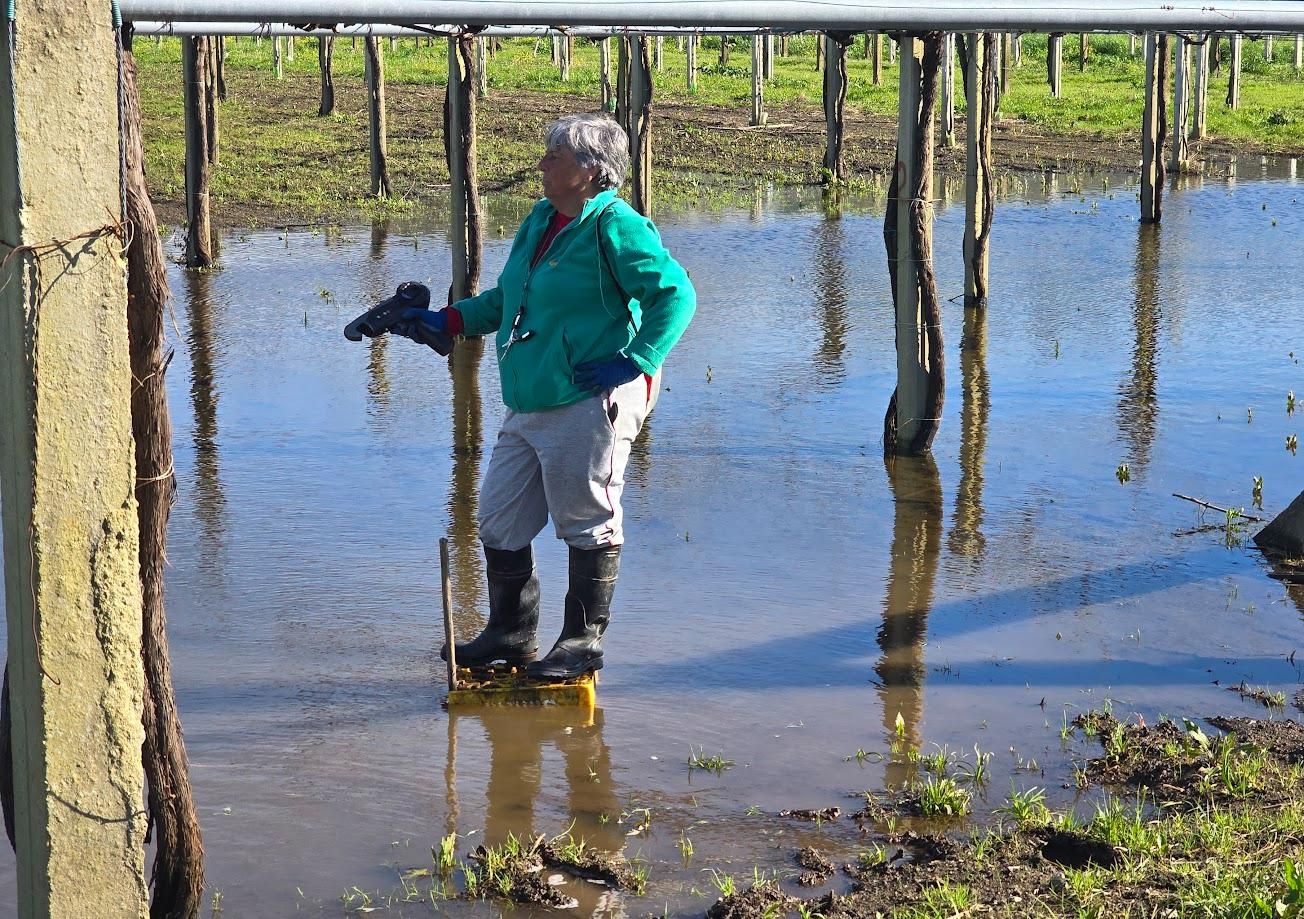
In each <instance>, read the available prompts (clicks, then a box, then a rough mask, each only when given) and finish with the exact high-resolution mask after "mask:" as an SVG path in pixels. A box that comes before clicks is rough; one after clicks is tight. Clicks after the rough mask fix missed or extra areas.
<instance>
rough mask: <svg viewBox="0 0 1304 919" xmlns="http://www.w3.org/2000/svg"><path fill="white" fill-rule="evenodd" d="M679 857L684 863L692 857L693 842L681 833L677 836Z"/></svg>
mask: <svg viewBox="0 0 1304 919" xmlns="http://www.w3.org/2000/svg"><path fill="white" fill-rule="evenodd" d="M678 845H679V855H680V857H682V858H683V860H684V861H688V860H689V859H691V858H692V857H693V841H692V840H691V839H689V838H688V837H687V836H685V835H684V834H683V833H682V832H680V834H679V843H678Z"/></svg>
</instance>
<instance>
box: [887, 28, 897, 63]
mask: <svg viewBox="0 0 1304 919" xmlns="http://www.w3.org/2000/svg"><path fill="white" fill-rule="evenodd" d="M896 59H897V42H896V39H894V38H893V37H892V36H891V35H889V36H888V37H887V62H888V63H889V64H895V63H896Z"/></svg>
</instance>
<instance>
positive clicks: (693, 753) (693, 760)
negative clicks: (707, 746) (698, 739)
mask: <svg viewBox="0 0 1304 919" xmlns="http://www.w3.org/2000/svg"><path fill="white" fill-rule="evenodd" d="M688 750H689V752H688V769H689V771H690V772H691V771H692V770H694V769H703V770H705V771H707V772H714V773H715V774H716V775H719V774H720V773H722V772H724V771H725V770H726V769H728V768H729V767H731V766H733V765H734V761H733V760H731V759H725V758H724V757H723V756H721V755H719V754H718V753H717V754H716V755H715V756H707V755H706V754H705V752H704V750H703V749H702V748H700V747H699V748H698V749H697V750H694V749H693V748H692V747H689V748H688Z"/></svg>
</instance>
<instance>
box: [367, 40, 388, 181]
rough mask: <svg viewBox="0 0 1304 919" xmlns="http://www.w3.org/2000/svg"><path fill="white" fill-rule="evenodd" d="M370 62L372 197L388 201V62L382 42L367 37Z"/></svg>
mask: <svg viewBox="0 0 1304 919" xmlns="http://www.w3.org/2000/svg"><path fill="white" fill-rule="evenodd" d="M363 51H364V53H365V54H366V56H367V60H366V62H365V64H364V70H365V72H366V77H367V124H368V128H369V130H368V144H367V146H368V149H369V150H370V151H371V194H372V197H375V198H388V197H389V196H390V194H391V191H390V187H389V151H388V144H387V141H386V130H385V58H384V52H383V51H382V50H381V47H380V39H378V38H376V36H374V35H368V36H367V37H366V38H365V40H364V49H363Z"/></svg>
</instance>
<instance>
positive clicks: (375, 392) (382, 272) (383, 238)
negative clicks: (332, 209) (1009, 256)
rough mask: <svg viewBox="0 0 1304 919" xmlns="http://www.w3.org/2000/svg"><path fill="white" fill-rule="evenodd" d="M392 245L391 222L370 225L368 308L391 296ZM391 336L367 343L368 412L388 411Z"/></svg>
mask: <svg viewBox="0 0 1304 919" xmlns="http://www.w3.org/2000/svg"><path fill="white" fill-rule="evenodd" d="M388 243H389V221H387V220H377V221H375V222H374V223H372V225H371V241H370V243H369V245H368V246H367V261H365V262H363V264H362V270H361V273H362V293H363V296H364V297H365V299H366V303H367V306H368V307H370V306H371V304H373V303H379V302H381V301H382V300H384V299H385V298H387V297H388V296H389V295H390V290H389V284H388V281H387V274H388V272H387V269H386V268H385V250H386V249H387V248H388ZM388 349H389V336H388V335H378V336H376V337H375V338H372V339H368V341H367V396H368V398H367V412H368V413H369V414H374V415H384V414H386V413H387V411H388V410H389V405H390V398H389V374H388V362H387V357H388Z"/></svg>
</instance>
